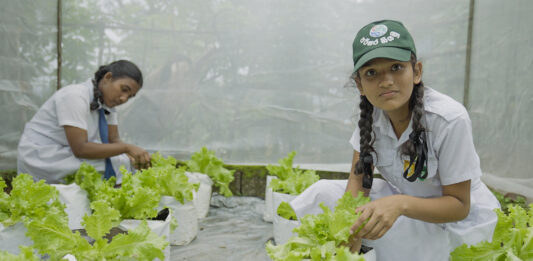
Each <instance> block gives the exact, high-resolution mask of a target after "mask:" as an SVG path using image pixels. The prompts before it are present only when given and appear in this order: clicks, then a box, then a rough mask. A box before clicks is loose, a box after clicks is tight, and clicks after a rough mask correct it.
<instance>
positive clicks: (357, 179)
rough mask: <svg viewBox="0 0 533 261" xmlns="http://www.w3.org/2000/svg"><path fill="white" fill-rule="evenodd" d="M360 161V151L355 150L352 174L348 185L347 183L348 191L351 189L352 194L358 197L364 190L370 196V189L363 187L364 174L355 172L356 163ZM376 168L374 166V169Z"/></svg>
mask: <svg viewBox="0 0 533 261" xmlns="http://www.w3.org/2000/svg"><path fill="white" fill-rule="evenodd" d="M357 161H359V152H358V151H356V150H354V151H353V158H352V169H351V170H350V176H349V177H348V185H346V191H350V193H352V196H354V197H357V193H358V192H359V191H363V192H364V193H365V196H368V193H369V192H370V190H368V189H364V188H363V175H356V174H355V164H356V163H357ZM373 169H374V168H372V170H373Z"/></svg>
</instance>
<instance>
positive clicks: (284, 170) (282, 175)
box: [266, 151, 296, 180]
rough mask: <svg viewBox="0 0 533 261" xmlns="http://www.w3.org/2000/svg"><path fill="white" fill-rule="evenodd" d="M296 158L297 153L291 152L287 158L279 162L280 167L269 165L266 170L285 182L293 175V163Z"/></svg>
mask: <svg viewBox="0 0 533 261" xmlns="http://www.w3.org/2000/svg"><path fill="white" fill-rule="evenodd" d="M294 156H296V151H291V152H289V154H288V155H287V157H286V158H282V159H280V160H278V164H279V165H268V166H267V167H266V168H267V170H268V172H269V173H270V175H272V176H276V177H278V179H280V180H285V179H287V178H288V177H289V176H291V175H292V174H293V171H294V170H293V167H292V162H293V160H294Z"/></svg>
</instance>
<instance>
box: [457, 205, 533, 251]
mask: <svg viewBox="0 0 533 261" xmlns="http://www.w3.org/2000/svg"><path fill="white" fill-rule="evenodd" d="M495 211H496V214H497V215H498V223H497V224H496V228H495V229H494V234H493V236H492V242H487V241H483V242H480V243H478V244H476V245H473V246H468V245H466V244H463V245H461V246H459V247H457V248H456V249H455V250H454V251H453V252H452V253H451V260H452V261H454V260H479V261H482V260H483V261H484V260H532V259H533V226H532V224H533V204H530V205H529V210H526V209H524V208H522V207H520V206H518V205H509V213H508V214H505V213H504V212H502V211H501V210H500V209H495Z"/></svg>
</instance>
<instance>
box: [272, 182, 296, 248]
mask: <svg viewBox="0 0 533 261" xmlns="http://www.w3.org/2000/svg"><path fill="white" fill-rule="evenodd" d="M294 198H296V196H295V195H290V194H285V193H279V192H272V213H274V222H273V223H272V227H273V233H274V241H275V242H276V245H281V244H284V243H285V242H287V240H288V239H289V238H290V237H291V236H292V235H293V232H292V229H293V228H295V227H297V226H298V225H299V222H298V221H291V220H286V219H284V218H282V217H280V216H278V207H279V204H281V202H283V201H285V202H287V203H289V202H291V200H293V199H294Z"/></svg>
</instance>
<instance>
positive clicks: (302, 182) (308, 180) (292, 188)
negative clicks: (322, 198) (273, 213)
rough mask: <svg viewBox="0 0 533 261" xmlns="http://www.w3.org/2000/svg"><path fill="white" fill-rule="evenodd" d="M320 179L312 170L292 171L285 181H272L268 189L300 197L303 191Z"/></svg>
mask: <svg viewBox="0 0 533 261" xmlns="http://www.w3.org/2000/svg"><path fill="white" fill-rule="evenodd" d="M319 179H320V177H319V176H318V175H317V174H316V171H314V170H305V171H304V170H300V169H294V170H293V171H292V173H291V174H290V176H288V177H287V178H286V179H285V180H280V179H272V180H271V181H270V187H271V188H272V191H274V192H280V193H285V194H290V195H300V193H302V192H303V191H304V190H305V189H307V188H308V187H310V186H311V185H313V184H314V183H315V182H317V181H318V180H319Z"/></svg>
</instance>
